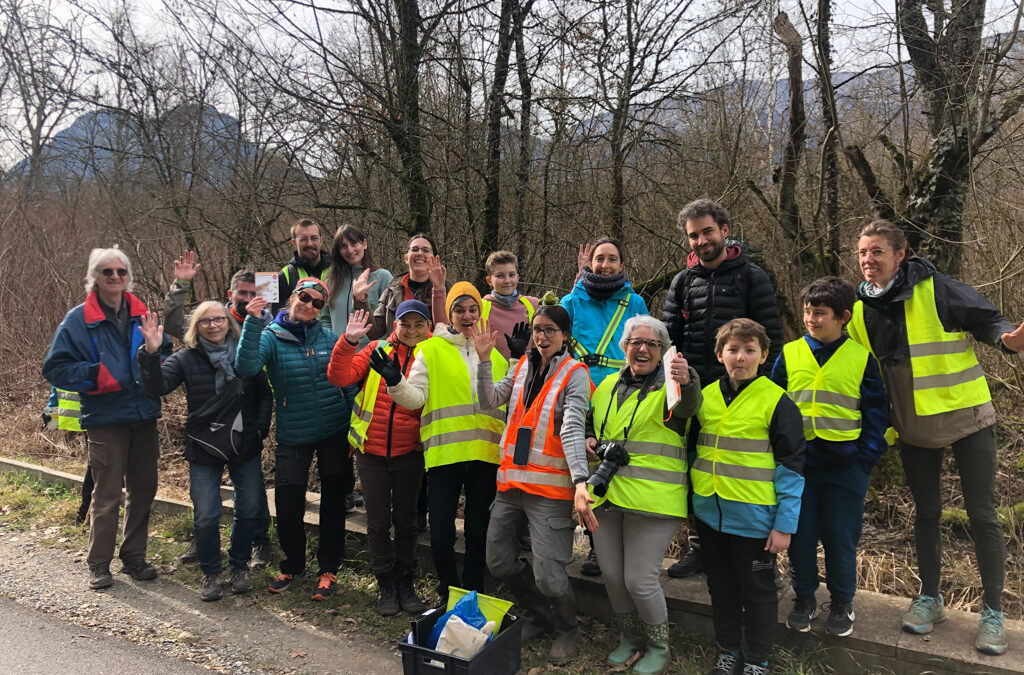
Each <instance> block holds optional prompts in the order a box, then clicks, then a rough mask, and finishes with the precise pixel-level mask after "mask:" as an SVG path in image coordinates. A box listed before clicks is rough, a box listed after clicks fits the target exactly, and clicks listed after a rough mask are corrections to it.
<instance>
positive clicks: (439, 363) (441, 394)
mask: <svg viewBox="0 0 1024 675" xmlns="http://www.w3.org/2000/svg"><path fill="white" fill-rule="evenodd" d="M415 354H417V355H419V357H420V358H422V359H423V365H424V366H425V367H426V369H427V375H428V382H429V384H428V387H429V388H428V391H427V402H426V403H425V404H424V406H423V414H422V416H421V417H420V440H421V441H422V442H423V461H424V464H425V466H426V468H427V469H431V468H433V467H435V466H444V465H446V464H454V463H456V462H465V461H470V460H480V461H483V462H490V463H491V464H498V463H499V450H498V443H499V442H500V441H501V433H502V431H504V429H505V408H504V406H502V407H501V408H500V409H498V410H481V409H480V404H479V400H478V399H477V398H476V394H475V392H474V390H473V387H472V385H471V382H470V373H469V368H468V367H467V365H466V361H465V360H464V359H463V358H462V353H461V352H460V350H459V348H458V347H456V346H455V345H453V344H452V343H450V342H448V341H447V340H445V339H444V338H442V337H431V338H428V339H427V340H424V341H423V342H421V343H419V344H418V345H417V346H416V351H415ZM507 370H508V362H507V361H506V360H505V358H504V357H503V356H502V355H501V354H500V353H498V351H497V350H492V351H491V374H492V376H493V378H494V381H495V382H497V381H498V380H500V379H501V378H502V377H504V376H505V371H507ZM472 376H473V377H474V378H475V377H476V373H475V372H474V373H473V375H472Z"/></svg>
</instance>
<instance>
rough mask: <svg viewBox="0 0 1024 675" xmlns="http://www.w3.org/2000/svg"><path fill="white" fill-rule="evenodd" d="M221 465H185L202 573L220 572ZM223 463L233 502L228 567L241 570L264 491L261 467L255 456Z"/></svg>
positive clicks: (249, 547) (250, 547)
mask: <svg viewBox="0 0 1024 675" xmlns="http://www.w3.org/2000/svg"><path fill="white" fill-rule="evenodd" d="M224 466H225V465H220V464H196V463H194V462H193V463H191V464H189V467H188V477H189V496H190V497H192V508H193V511H194V519H193V528H194V529H195V538H196V551H197V553H198V555H199V568H200V569H201V570H203V574H220V573H221V569H222V564H221V555H220V519H221V515H222V514H223V506H222V505H221V498H220V483H221V478H222V477H223V475H224ZM226 466H227V469H228V475H229V476H231V483H232V485H233V486H234V501H235V517H234V520H233V521H232V523H231V545H230V547H229V548H228V569H230V570H231V571H235V570H244V569H246V568H247V567H248V566H249V557H250V555H251V553H252V538H253V532H254V531H255V529H256V523H257V520H258V519H259V516H260V493H263V494H264V495H265V494H266V493H265V492H264V487H263V468H262V466H261V464H260V457H259V455H256V456H254V457H251V458H250V459H247V460H245V461H244V462H240V463H237V464H227V465H226ZM264 499H266V497H265V496H264Z"/></svg>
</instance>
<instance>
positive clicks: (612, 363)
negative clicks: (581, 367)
mask: <svg viewBox="0 0 1024 675" xmlns="http://www.w3.org/2000/svg"><path fill="white" fill-rule="evenodd" d="M631 297H633V294H632V293H627V294H626V297H624V298H622V299H621V300H619V306H618V308H617V309H616V310H615V314H613V315H612V319H611V321H609V322H608V327H607V328H605V330H604V335H602V336H601V340H600V341H599V342H598V343H597V346H596V347H594V351H593V352H589V351H587V348H586V347H584V346H583V345H582V344H580V343H579V342H578V341H576V348H575V350H574V351H575V353H576V357H577V358H582V357H584V356H586V355H587V354H590V353H593V354H596V355H598V356H601V357H604V352H605V350H607V349H608V345H610V344H611V342H612V339H613V338H614V337H615V331H617V330H618V329H619V324H620V323H622V316H623V315H624V314H625V313H626V308H627V307H629V299H630V298H631ZM604 360H605V364H604V365H606V366H607V367H608V368H622V367H623V366H625V365H626V360H625V359H609V358H607V357H605V359H604Z"/></svg>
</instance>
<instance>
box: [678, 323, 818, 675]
mask: <svg viewBox="0 0 1024 675" xmlns="http://www.w3.org/2000/svg"><path fill="white" fill-rule="evenodd" d="M715 355H716V356H717V357H718V360H719V361H721V362H722V363H723V364H724V365H725V370H726V375H724V376H723V377H721V378H720V379H718V380H716V381H714V382H711V383H710V384H708V385H707V386H706V387H705V388H704V392H703V393H704V402H703V404H702V405H701V408H700V411H699V412H698V413H697V420H696V422H695V423H693V424H692V425H691V429H690V434H689V442H690V448H691V451H690V457H691V462H690V484H691V487H692V494H693V512H694V514H695V515H696V516H697V533H698V534H699V536H700V540H701V554H702V555H703V558H704V569H705V570H707V578H708V592H709V593H710V594H711V613H712V619H713V623H714V627H715V639H716V641H717V642H718V647H719V650H720V651H719V654H718V657H717V658H716V660H715V665H714V667H713V669H712V670H711V675H739V673H743V674H744V675H765V674H766V673H768V657H769V656H770V654H771V650H772V645H773V644H774V642H775V626H776V623H777V615H778V599H777V597H776V590H775V556H776V555H777V554H778V553H782V552H783V551H785V550H786V549H787V548H789V541H790V537H791V536H792V534H793V533H794V532H796V529H797V523H798V521H799V518H800V495H801V493H802V492H803V487H804V478H803V475H802V474H803V467H804V432H803V423H802V421H801V418H800V411H799V410H798V409H797V407H796V404H795V403H793V401H792V400H790V398H789V397H788V396H786V392H785V390H784V389H782V388H781V387H779V386H778V385H777V384H775V383H774V382H772V381H771V380H769V379H768V378H767V377H763V376H759V375H758V374H757V371H758V367H759V366H760V365H761V364H763V363H764V362H765V360H766V359H767V358H768V335H767V334H766V333H765V330H764V327H763V326H761V324H759V323H757V322H756V321H752V320H751V319H733V320H732V321H729V322H728V323H726V324H725V325H723V326H722V327H721V328H719V329H718V334H717V336H716V337H715ZM744 627H745V633H746V645H745V646H744V640H743V637H744Z"/></svg>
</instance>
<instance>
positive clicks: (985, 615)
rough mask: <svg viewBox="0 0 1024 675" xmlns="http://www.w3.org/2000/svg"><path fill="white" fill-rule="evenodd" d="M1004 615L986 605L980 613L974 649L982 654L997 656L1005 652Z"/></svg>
mask: <svg viewBox="0 0 1024 675" xmlns="http://www.w3.org/2000/svg"><path fill="white" fill-rule="evenodd" d="M1005 622H1006V615H1005V614H1003V613H1002V612H997V611H996V610H994V609H992V608H991V607H989V606H988V605H985V609H984V610H983V611H982V612H981V620H980V621H978V639H977V640H975V641H974V647H975V649H977V650H978V651H979V652H981V653H982V654H989V655H991V656H999V655H1000V654H1002V653H1004V652H1005V651H1006V627H1005V626H1004V625H1003V624H1004V623H1005Z"/></svg>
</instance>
